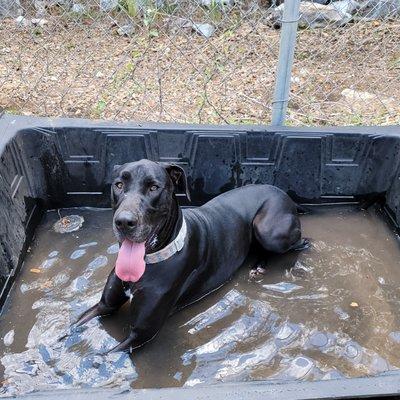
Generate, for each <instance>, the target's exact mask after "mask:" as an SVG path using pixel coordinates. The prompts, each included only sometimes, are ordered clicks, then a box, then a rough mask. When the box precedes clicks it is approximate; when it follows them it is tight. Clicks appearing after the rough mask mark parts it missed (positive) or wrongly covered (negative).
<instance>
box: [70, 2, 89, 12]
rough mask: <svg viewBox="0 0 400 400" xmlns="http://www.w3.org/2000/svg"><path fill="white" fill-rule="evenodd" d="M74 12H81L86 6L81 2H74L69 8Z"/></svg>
mask: <svg viewBox="0 0 400 400" xmlns="http://www.w3.org/2000/svg"><path fill="white" fill-rule="evenodd" d="M71 11H72V12H74V13H76V14H83V13H84V12H85V11H86V7H85V6H84V5H83V4H81V3H75V4H74V5H73V6H72V9H71Z"/></svg>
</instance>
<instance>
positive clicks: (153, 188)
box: [150, 185, 159, 192]
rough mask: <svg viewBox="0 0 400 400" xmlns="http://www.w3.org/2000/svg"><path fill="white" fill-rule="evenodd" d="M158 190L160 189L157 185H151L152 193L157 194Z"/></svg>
mask: <svg viewBox="0 0 400 400" xmlns="http://www.w3.org/2000/svg"><path fill="white" fill-rule="evenodd" d="M157 189H159V187H158V186H157V185H151V186H150V191H151V192H155V191H156V190H157Z"/></svg>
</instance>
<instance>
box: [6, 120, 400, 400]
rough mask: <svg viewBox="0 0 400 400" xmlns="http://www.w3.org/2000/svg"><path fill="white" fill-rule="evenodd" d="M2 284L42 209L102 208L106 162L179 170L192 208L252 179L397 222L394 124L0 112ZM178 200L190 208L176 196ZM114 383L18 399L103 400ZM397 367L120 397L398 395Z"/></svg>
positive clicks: (399, 189)
mask: <svg viewBox="0 0 400 400" xmlns="http://www.w3.org/2000/svg"><path fill="white" fill-rule="evenodd" d="M0 154H1V158H0V241H1V246H0V289H1V298H0V301H1V304H3V303H4V301H5V299H6V297H7V295H8V293H9V291H10V288H11V286H12V283H13V280H14V277H15V276H16V275H17V274H18V271H19V269H20V267H21V265H22V262H23V260H24V256H25V253H26V249H27V247H28V246H29V243H30V240H31V238H32V234H33V232H34V230H35V227H36V226H37V224H38V222H39V221H40V218H41V216H42V214H43V212H44V211H45V210H46V209H54V208H60V207H75V206H80V207H81V206H92V207H109V206H110V204H109V192H110V172H111V171H112V166H113V165H115V164H122V163H124V162H128V161H134V160H139V159H142V158H148V159H151V160H159V161H168V162H174V163H177V164H179V165H181V166H182V167H183V168H184V169H185V170H186V171H187V175H188V181H189V186H190V192H191V197H192V203H191V205H195V206H196V205H201V204H203V203H204V202H206V201H207V200H209V199H211V198H212V197H214V196H216V195H218V194H220V193H222V192H224V191H227V190H230V189H232V188H235V187H238V186H242V185H246V184H249V183H269V184H273V185H276V186H278V187H280V188H282V189H283V190H285V191H287V192H288V194H289V195H290V196H291V197H292V198H293V199H295V200H296V201H298V202H300V203H303V204H307V203H309V204H319V203H338V204H339V203H360V202H366V203H374V202H378V203H379V204H380V205H381V207H382V208H383V210H384V211H385V213H386V215H387V216H388V219H389V220H390V223H391V224H392V225H393V227H394V228H395V229H397V230H398V227H399V221H400V208H399V199H400V171H399V168H400V166H399V162H400V127H398V126H392V127H352V128H288V127H279V128H277V127H268V126H202V125H173V124H171V125H170V124H133V123H127V124H115V123H104V122H96V121H87V120H78V119H76V120H75V119H44V118H33V117H21V116H13V115H3V116H2V117H1V118H0ZM179 199H180V201H181V204H182V205H184V206H185V205H189V203H188V201H187V199H186V196H185V195H184V194H183V193H182V194H180V195H179ZM115 393H118V390H116V389H102V390H99V389H88V390H86V389H85V390H83V389H82V390H77V391H76V390H70V391H62V392H44V393H36V394H31V395H27V398H42V397H46V398H52V397H53V396H55V395H57V396H58V395H61V396H62V397H63V398H66V399H70V398H71V399H78V398H79V399H81V398H82V399H84V398H88V399H89V398H93V396H97V397H98V398H99V399H100V398H108V397H109V396H110V395H112V394H115ZM399 393H400V371H399V372H396V371H394V372H391V373H388V374H385V375H383V376H376V377H368V378H356V379H338V380H333V381H321V382H298V383H297V382H295V383H293V382H291V383H273V384H272V383H268V382H254V383H244V384H221V385H218V384H217V385H214V386H208V387H194V388H184V389H173V388H171V389H144V390H135V391H133V393H131V392H130V393H125V394H124V393H122V394H120V397H121V398H128V397H129V398H131V397H133V396H135V398H138V399H142V398H143V399H155V398H157V399H167V398H168V399H172V398H174V399H180V398H182V399H183V398H191V399H208V398H212V397H214V398H218V399H223V398H227V399H228V398H229V399H239V398H240V399H247V398H248V399H261V398H262V399H264V398H266V396H268V395H269V396H273V397H274V398H276V399H279V398H282V399H312V398H353V397H354V398H356V397H377V396H388V395H393V396H394V395H397V394H399Z"/></svg>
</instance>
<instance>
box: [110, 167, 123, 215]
mask: <svg viewBox="0 0 400 400" xmlns="http://www.w3.org/2000/svg"><path fill="white" fill-rule="evenodd" d="M120 168H121V165H114V167H113V172H112V177H113V179H114V177H115V176H116V175H117V173H118V170H119V169H120ZM111 208H112V209H113V210H114V208H115V196H114V189H113V184H112V183H111Z"/></svg>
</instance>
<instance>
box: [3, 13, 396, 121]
mask: <svg viewBox="0 0 400 400" xmlns="http://www.w3.org/2000/svg"><path fill="white" fill-rule="evenodd" d="M224 22H225V23H224V24H221V28H220V29H218V28H217V30H216V32H215V33H214V34H213V35H212V36H211V38H209V39H206V38H204V37H202V36H200V35H199V34H197V33H196V32H193V31H192V30H191V29H190V28H185V27H183V28H182V27H179V24H180V23H181V21H180V20H179V19H178V18H173V17H168V18H166V19H164V20H163V21H162V23H159V24H158V25H157V26H156V27H152V28H149V27H143V25H142V26H141V27H139V25H138V26H137V27H136V30H135V33H134V34H133V35H132V36H131V37H126V36H119V35H118V34H117V32H116V31H117V28H118V27H117V26H115V22H114V21H113V20H112V19H107V18H100V19H96V18H93V17H92V16H91V17H90V18H89V17H87V18H79V19H73V18H66V17H65V16H54V17H50V18H48V22H47V23H46V24H45V25H44V27H43V28H40V27H32V26H30V27H19V26H17V24H16V22H15V20H12V19H11V20H10V19H8V20H3V21H0V107H3V108H4V109H5V110H6V111H8V112H13V113H21V114H34V115H40V116H51V117H57V116H68V117H87V118H101V119H110V120H121V121H124V120H135V121H166V122H169V121H174V122H194V123H218V124H223V123H269V122H270V116H271V105H272V94H273V90H274V81H275V72H276V68H277V60H278V51H279V35H280V31H279V30H274V29H273V28H272V27H271V26H269V24H268V23H267V20H266V18H262V17H261V18H254V16H252V17H251V18H244V19H241V20H229V23H226V21H224ZM287 123H288V124H291V125H357V124H367V125H374V124H379V125H382V124H394V123H400V22H399V21H385V22H383V21H372V22H364V23H357V24H349V25H347V26H346V27H343V28H335V29H334V28H326V29H315V30H310V29H306V30H302V31H299V35H298V43H297V48H296V54H295V62H294V68H293V75H292V85H291V100H290V103H289V111H288V119H287Z"/></svg>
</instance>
